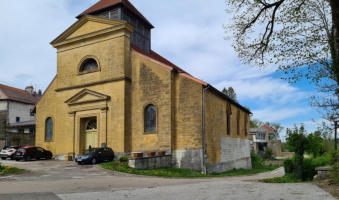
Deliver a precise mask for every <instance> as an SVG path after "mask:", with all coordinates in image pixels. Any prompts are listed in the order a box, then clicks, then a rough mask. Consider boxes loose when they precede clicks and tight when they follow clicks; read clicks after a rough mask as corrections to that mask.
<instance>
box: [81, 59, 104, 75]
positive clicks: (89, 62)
mask: <svg viewBox="0 0 339 200" xmlns="http://www.w3.org/2000/svg"><path fill="white" fill-rule="evenodd" d="M98 69H99V65H98V63H97V61H96V60H94V59H93V58H88V59H86V60H85V61H84V62H83V63H82V64H81V66H80V72H91V71H97V70H98Z"/></svg>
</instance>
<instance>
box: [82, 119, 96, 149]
mask: <svg viewBox="0 0 339 200" xmlns="http://www.w3.org/2000/svg"><path fill="white" fill-rule="evenodd" d="M84 122H85V123H84V125H85V127H84V128H85V130H84V131H83V141H84V143H83V144H84V145H83V148H82V150H83V151H84V150H85V149H89V148H90V147H91V148H96V147H98V128H97V118H96V117H95V118H88V119H86V120H84Z"/></svg>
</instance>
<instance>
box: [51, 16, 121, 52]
mask: <svg viewBox="0 0 339 200" xmlns="http://www.w3.org/2000/svg"><path fill="white" fill-rule="evenodd" d="M124 24H125V22H122V21H118V20H111V19H105V18H101V17H95V16H90V15H86V16H84V17H82V18H81V19H80V20H78V21H77V22H75V23H74V24H73V25H72V26H71V27H69V28H68V29H67V30H66V31H65V32H63V33H62V34H61V35H60V36H58V37H57V38H56V39H55V40H53V41H52V42H51V44H52V45H53V46H54V45H56V44H58V43H61V42H63V41H67V40H71V39H74V38H78V37H80V36H84V35H88V34H91V33H97V32H100V31H104V30H106V29H109V28H112V27H114V26H118V25H124Z"/></svg>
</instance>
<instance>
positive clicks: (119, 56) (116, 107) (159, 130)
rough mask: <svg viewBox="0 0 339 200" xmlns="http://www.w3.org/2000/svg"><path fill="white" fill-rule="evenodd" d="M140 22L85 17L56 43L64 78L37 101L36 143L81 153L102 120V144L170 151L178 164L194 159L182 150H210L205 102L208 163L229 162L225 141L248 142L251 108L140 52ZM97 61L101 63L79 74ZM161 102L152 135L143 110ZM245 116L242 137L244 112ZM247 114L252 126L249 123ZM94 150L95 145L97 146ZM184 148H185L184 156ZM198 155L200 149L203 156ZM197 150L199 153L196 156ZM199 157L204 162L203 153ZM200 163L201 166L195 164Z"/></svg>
mask: <svg viewBox="0 0 339 200" xmlns="http://www.w3.org/2000/svg"><path fill="white" fill-rule="evenodd" d="M132 31H133V27H132V26H131V25H129V24H127V23H126V22H121V21H115V20H109V19H103V18H99V17H94V16H84V17H82V18H81V19H79V21H77V22H76V23H75V24H74V25H72V26H71V27H70V28H69V29H67V30H66V31H65V32H64V33H63V34H61V35H60V36H59V37H58V38H57V39H55V40H54V41H53V42H52V43H51V44H52V45H53V46H54V47H55V48H56V49H57V68H58V69H57V75H56V76H55V79H54V80H53V81H52V82H51V84H50V86H49V87H48V89H47V90H46V92H45V94H44V95H43V97H42V98H41V100H40V102H39V103H38V104H37V106H36V123H37V127H36V145H38V146H41V147H43V148H46V149H48V150H50V151H52V152H53V154H54V155H78V154H80V153H82V151H83V150H84V149H85V148H86V146H85V144H84V140H85V139H84V135H83V134H84V129H85V126H86V122H87V121H88V120H90V119H93V118H95V119H96V120H97V129H96V134H97V136H96V138H95V142H96V147H100V146H101V145H102V144H106V145H107V146H108V147H111V148H112V149H113V151H114V152H115V153H116V154H117V155H125V154H128V153H131V152H150V151H152V152H156V151H166V152H167V153H168V154H173V155H174V157H175V158H174V160H175V159H181V160H180V161H175V162H176V163H177V164H178V163H179V166H178V167H183V168H195V169H200V167H201V166H196V167H190V163H191V165H193V164H192V163H193V161H187V162H188V164H187V165H186V166H187V167H185V166H184V165H183V164H181V162H185V161H184V159H195V158H191V157H194V156H192V155H193V154H190V155H191V157H190V156H188V157H187V155H184V154H183V152H185V151H195V150H196V151H197V152H201V153H202V154H203V151H204V149H205V148H204V147H203V120H204V119H203V104H205V108H206V109H205V111H206V112H205V113H206V116H205V122H206V126H205V135H206V145H205V147H206V154H207V160H206V164H207V165H215V164H218V163H220V162H222V153H221V149H220V148H221V144H220V138H221V137H225V138H238V139H243V140H247V138H248V136H247V135H246V133H247V132H248V131H247V130H245V129H248V128H249V121H250V120H249V111H248V110H246V109H244V108H243V107H241V106H240V105H237V104H235V103H234V102H230V101H229V100H227V98H225V96H222V95H220V94H218V92H216V91H214V90H215V89H214V90H207V92H206V97H205V102H203V101H202V99H203V90H204V88H206V87H210V86H208V85H207V84H205V83H204V82H202V81H199V80H197V79H195V78H194V77H192V76H190V75H189V74H187V73H183V72H178V71H177V70H175V69H174V68H173V67H172V66H170V65H168V64H166V63H164V62H160V61H159V60H157V59H155V58H152V56H148V55H147V54H146V53H142V52H140V51H137V50H135V49H133V48H132V47H131V45H130V35H131V32H132ZM86 58H93V59H95V60H96V61H97V63H98V65H99V67H98V70H96V71H91V72H89V73H84V72H79V71H80V70H79V69H80V66H81V63H82V62H83V61H84V60H85V59H86ZM149 104H153V105H155V107H156V110H157V112H156V119H157V123H156V131H154V132H151V133H145V131H144V109H145V107H146V106H147V105H149ZM230 104H231V107H232V115H231V118H232V119H231V134H230V135H227V133H226V116H227V115H226V108H227V106H228V105H230ZM238 111H239V113H240V117H239V119H240V121H239V128H240V131H239V135H238V134H237V113H238ZM49 117H51V118H52V119H53V139H52V140H50V141H46V140H45V134H46V127H45V122H46V119H47V118H49ZM245 118H247V120H246V121H247V124H246V125H245ZM92 147H93V146H92ZM178 152H180V153H178ZM198 154H199V153H198ZM194 155H195V154H194ZM199 156H200V160H199V159H198V161H197V163H198V162H202V161H201V159H202V155H199ZM194 165H197V164H194Z"/></svg>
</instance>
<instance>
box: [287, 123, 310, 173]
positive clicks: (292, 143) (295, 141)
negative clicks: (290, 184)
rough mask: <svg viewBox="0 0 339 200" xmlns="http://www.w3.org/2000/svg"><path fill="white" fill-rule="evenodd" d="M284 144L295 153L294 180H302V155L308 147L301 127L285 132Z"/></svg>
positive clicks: (303, 129) (304, 132)
mask: <svg viewBox="0 0 339 200" xmlns="http://www.w3.org/2000/svg"><path fill="white" fill-rule="evenodd" d="M286 135H287V138H286V142H287V145H288V147H289V149H290V150H291V151H293V152H295V157H294V158H295V178H297V179H303V164H304V153H305V150H306V146H307V145H308V141H307V137H306V131H305V128H304V126H303V125H301V127H300V128H298V127H296V126H295V128H294V129H293V130H291V129H287V130H286Z"/></svg>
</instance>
